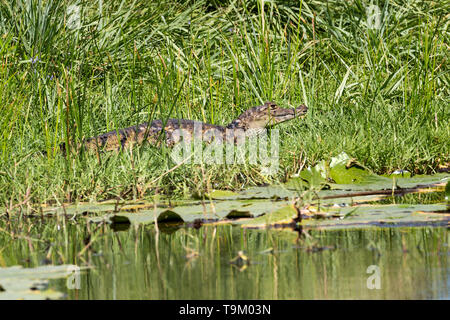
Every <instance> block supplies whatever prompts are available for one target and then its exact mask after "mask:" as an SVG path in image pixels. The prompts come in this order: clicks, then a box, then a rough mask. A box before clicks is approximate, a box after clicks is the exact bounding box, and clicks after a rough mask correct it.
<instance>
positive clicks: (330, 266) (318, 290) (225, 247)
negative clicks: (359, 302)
mask: <svg viewBox="0 0 450 320" xmlns="http://www.w3.org/2000/svg"><path fill="white" fill-rule="evenodd" d="M22 226H23V227H24V229H26V228H30V225H28V226H27V227H26V224H25V223H23V225H22ZM25 227H26V228H25ZM2 228H3V227H2ZM4 230H5V229H4ZM447 231H448V230H447V228H445V227H398V228H392V227H391V228H379V227H369V228H360V229H351V230H314V229H309V230H301V231H292V230H274V229H269V230H251V229H250V230H248V229H241V228H238V227H232V226H229V225H221V226H206V225H205V226H203V227H201V228H199V229H194V228H185V227H181V228H177V227H172V228H160V230H159V232H157V231H156V229H155V228H154V227H153V226H132V227H130V228H128V229H126V230H123V231H113V230H112V229H111V228H110V226H109V225H101V226H96V225H93V224H86V223H80V222H78V223H75V222H74V221H70V220H69V221H66V220H60V221H58V222H55V221H54V220H52V221H49V220H47V219H44V220H40V219H38V220H35V221H33V223H32V227H31V229H30V232H29V235H30V237H31V238H35V239H37V238H38V237H39V236H41V237H42V238H44V237H43V236H45V235H46V234H47V233H48V232H51V233H52V234H53V235H54V236H53V237H52V238H49V239H50V240H44V241H34V240H30V239H24V238H19V239H16V240H15V241H9V242H8V243H5V242H3V241H5V238H6V237H5V234H4V233H3V236H2V247H3V248H2V249H3V251H1V256H0V262H1V263H2V265H6V266H10V265H14V264H20V265H23V266H24V267H35V266H37V265H42V264H55V265H58V264H75V265H78V266H88V267H89V269H87V270H84V271H81V272H80V274H79V276H80V278H79V289H69V288H68V287H67V280H66V279H64V278H63V279H57V280H50V288H52V289H54V290H57V291H60V292H63V293H64V294H65V295H66V296H65V297H66V298H67V299H449V297H450V294H449V293H450V286H449V271H450V270H449V267H448V263H447V262H448V257H449V236H448V232H447ZM45 238H46V239H47V237H45ZM239 251H244V254H245V256H246V257H248V259H249V260H248V261H249V264H246V263H242V264H239V265H237V264H233V263H230V261H231V260H232V259H233V258H235V257H236V256H237V255H238V252H239ZM369 266H375V267H372V268H375V269H378V270H379V279H380V288H379V289H376V288H373V289H369V288H368V284H367V282H368V278H369V277H370V276H372V275H374V274H373V272H372V273H367V269H368V268H369ZM375 284H376V282H374V281H372V282H370V283H369V287H370V286H371V285H372V286H373V285H375Z"/></svg>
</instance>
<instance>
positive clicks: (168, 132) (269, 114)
mask: <svg viewBox="0 0 450 320" xmlns="http://www.w3.org/2000/svg"><path fill="white" fill-rule="evenodd" d="M307 111H308V108H307V107H306V106H305V105H301V106H299V107H298V108H295V109H283V108H280V107H279V106H277V105H276V104H275V103H273V102H266V103H265V104H264V105H261V106H257V107H254V108H251V109H249V110H247V111H245V112H244V113H242V114H241V115H240V116H239V117H238V118H237V119H235V120H233V121H232V122H231V123H230V124H229V125H228V126H226V127H223V126H217V125H212V124H207V123H202V122H199V121H194V120H184V119H168V120H167V122H166V123H165V126H164V132H163V134H165V143H166V145H167V146H169V147H170V146H173V145H174V144H175V143H176V142H177V137H176V134H174V133H175V132H176V130H177V129H183V130H186V131H187V132H188V133H190V134H191V135H193V136H194V137H195V138H201V137H202V136H203V134H204V133H205V132H207V131H208V130H210V132H211V130H215V131H214V132H215V133H219V134H221V135H222V137H223V141H228V140H230V135H227V131H229V130H227V129H234V130H236V131H240V132H243V133H245V134H248V133H249V132H257V131H258V130H261V129H264V128H266V127H271V126H274V125H276V124H278V123H281V122H284V121H288V120H291V119H294V118H297V117H300V116H303V115H305V114H306V112H307ZM162 128H163V121H161V120H154V121H152V122H151V123H150V125H149V124H148V123H147V122H146V123H142V124H140V125H137V126H132V127H128V128H125V129H121V130H118V131H110V132H107V133H104V134H101V135H99V136H96V137H92V138H89V139H86V140H84V142H83V145H84V147H86V149H88V150H93V151H96V152H97V151H110V150H120V149H122V148H129V147H132V146H134V145H136V144H138V145H140V144H142V143H143V142H144V141H148V142H149V143H150V144H153V145H155V144H157V143H158V141H160V139H161V138H160V135H161V130H162ZM194 128H201V129H200V131H198V132H196V131H195V130H194ZM231 139H233V141H232V142H235V137H233V136H231ZM207 142H208V141H207ZM60 149H61V150H62V151H63V152H65V150H66V148H65V144H64V143H62V144H61V145H60Z"/></svg>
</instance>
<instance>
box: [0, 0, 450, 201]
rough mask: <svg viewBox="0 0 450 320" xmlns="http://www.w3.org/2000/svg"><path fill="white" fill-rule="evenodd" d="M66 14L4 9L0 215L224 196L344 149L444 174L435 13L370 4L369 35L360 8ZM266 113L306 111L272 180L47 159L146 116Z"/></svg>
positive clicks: (372, 161)
mask: <svg viewBox="0 0 450 320" xmlns="http://www.w3.org/2000/svg"><path fill="white" fill-rule="evenodd" d="M71 4H72V3H70V2H68V1H37V0H27V1H25V0H11V1H9V2H3V3H2V4H1V5H0V18H1V19H0V33H1V37H0V57H1V63H0V81H1V84H2V85H1V87H0V96H1V106H0V159H1V160H0V203H2V204H6V205H7V206H8V205H11V204H14V203H22V202H23V201H24V200H27V201H26V202H35V203H36V202H46V201H75V200H78V199H91V200H101V199H105V198H111V197H125V198H129V197H146V196H150V195H153V194H155V193H156V192H159V193H166V194H169V195H174V196H182V195H190V194H192V193H200V194H201V193H203V192H204V191H206V190H207V189H208V188H229V189H235V188H241V187H245V186H248V185H255V184H261V183H267V182H271V181H277V180H284V179H286V178H287V177H289V176H290V175H291V174H292V173H296V172H298V170H299V169H301V168H302V167H303V166H305V165H306V166H307V165H311V164H315V163H316V162H317V161H319V160H322V159H330V158H331V157H332V156H336V155H337V154H339V153H341V152H342V151H344V152H346V153H347V154H349V155H350V156H352V157H355V158H357V159H358V160H359V161H360V162H361V163H363V164H364V165H366V166H367V167H369V168H371V169H372V170H373V171H375V172H377V173H386V172H392V171H393V170H395V169H407V170H409V171H411V172H415V173H432V172H434V171H435V170H436V169H437V168H438V167H439V165H446V164H447V165H448V162H449V160H450V158H449V141H450V129H449V126H448V119H449V118H450V110H449V108H448V105H449V98H448V97H449V96H450V95H449V87H448V79H449V77H448V67H447V64H448V63H446V61H447V60H448V58H449V53H448V38H449V33H448V23H447V24H446V14H447V11H446V9H445V4H444V2H426V3H419V2H415V1H390V2H384V1H380V2H379V3H378V6H379V8H380V11H381V25H380V28H379V29H369V28H368V25H367V16H366V9H367V3H365V2H364V1H353V2H341V1H327V2H326V4H324V3H323V2H322V1H307V2H302V1H299V2H298V3H296V4H291V5H286V4H282V3H279V4H277V3H276V2H265V4H264V6H262V5H261V2H260V1H254V2H244V1H227V2H223V4H222V5H221V6H218V5H217V6H213V5H208V4H207V2H204V1H199V2H189V3H187V2H186V3H184V2H182V1H179V2H175V3H165V2H157V3H153V2H152V3H148V4H140V3H139V2H132V1H126V0H123V1H107V2H106V1H105V2H101V1H99V2H96V1H84V2H83V1H82V2H80V19H81V20H80V22H81V28H79V29H71V25H70V24H68V20H69V17H68V16H67V14H66V12H67V7H68V6H69V5H71ZM265 100H274V101H276V102H277V103H278V104H280V105H281V106H284V107H293V106H297V105H299V104H300V103H305V104H307V105H308V106H309V107H310V109H309V113H308V116H307V117H306V118H305V119H304V120H294V121H292V122H290V123H287V124H283V125H281V126H280V127H279V129H280V133H281V139H280V140H281V148H280V166H281V170H280V172H279V174H278V175H277V176H274V177H272V178H267V177H264V176H262V175H261V174H260V170H259V168H258V167H255V166H248V165H246V166H239V165H235V166H231V167H227V168H224V167H223V166H210V165H204V166H200V165H185V166H181V167H180V168H178V169H176V170H174V171H173V172H171V173H169V174H167V175H164V176H163V177H162V178H161V179H156V178H158V177H160V176H161V175H162V174H163V173H164V172H166V171H167V170H170V169H171V168H173V166H174V165H175V164H174V163H173V162H172V161H171V160H170V158H169V157H168V153H169V152H170V150H167V149H164V148H163V149H162V150H159V149H156V148H153V147H151V146H143V147H142V148H137V149H135V150H133V151H132V152H129V151H127V152H121V153H119V154H114V153H112V154H101V155H100V157H99V158H98V157H96V156H91V155H88V154H83V153H81V154H74V153H71V152H69V153H68V154H67V156H64V155H61V154H59V153H58V152H57V146H58V145H59V144H60V143H61V142H65V143H67V144H70V145H72V146H76V145H77V143H79V142H80V141H81V140H82V139H84V138H87V137H91V136H94V135H97V134H100V133H103V132H107V131H111V130H116V129H120V128H123V127H127V126H131V125H135V124H138V123H142V122H144V121H150V120H152V119H155V118H161V119H166V118H168V117H172V118H186V119H197V120H201V121H205V122H209V123H214V124H221V125H223V124H227V123H229V122H230V121H231V120H233V119H234V118H235V117H237V116H238V115H239V114H240V112H242V111H243V110H245V109H247V108H249V107H251V106H254V105H257V104H260V103H262V102H264V101H265ZM41 150H45V151H47V155H46V156H43V155H41V154H40V151H41ZM155 179H156V181H155ZM151 181H155V182H154V183H151V184H149V182H151Z"/></svg>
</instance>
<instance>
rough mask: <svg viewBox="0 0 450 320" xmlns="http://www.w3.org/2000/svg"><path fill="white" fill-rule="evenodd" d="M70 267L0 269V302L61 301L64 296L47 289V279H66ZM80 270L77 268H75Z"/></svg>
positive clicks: (70, 272)
mask: <svg viewBox="0 0 450 320" xmlns="http://www.w3.org/2000/svg"><path fill="white" fill-rule="evenodd" d="M73 267H74V266H72V265H60V266H40V267H36V268H23V267H22V266H12V267H8V268H0V287H1V288H2V289H1V290H0V300H23V299H26V300H41V299H61V298H62V297H63V296H64V294H63V293H62V292H58V291H55V290H52V289H48V280H49V279H59V278H66V277H68V276H69V275H70V274H72V271H71V270H73ZM76 268H77V269H80V268H79V267H76Z"/></svg>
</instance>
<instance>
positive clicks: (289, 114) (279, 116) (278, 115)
mask: <svg viewBox="0 0 450 320" xmlns="http://www.w3.org/2000/svg"><path fill="white" fill-rule="evenodd" d="M307 111H308V107H307V106H305V105H300V106H299V107H297V108H294V109H282V108H277V109H276V110H271V112H270V117H271V119H270V120H269V123H268V125H269V126H273V125H276V124H278V123H281V122H285V121H288V120H292V119H294V118H298V117H301V116H304V115H305V114H306V112H307Z"/></svg>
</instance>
